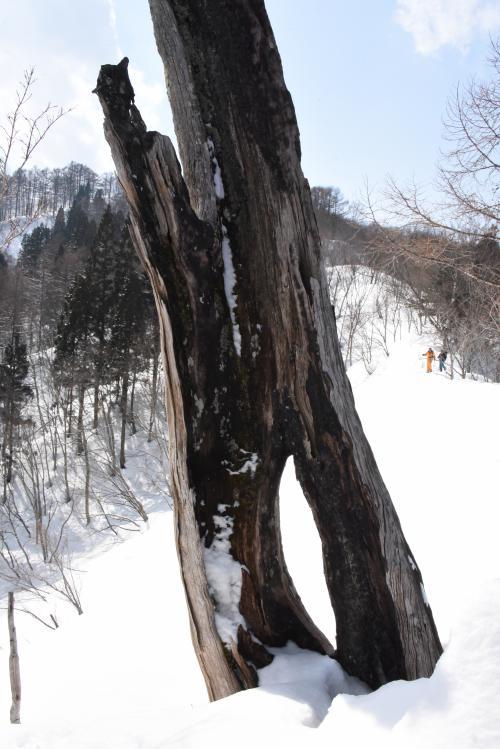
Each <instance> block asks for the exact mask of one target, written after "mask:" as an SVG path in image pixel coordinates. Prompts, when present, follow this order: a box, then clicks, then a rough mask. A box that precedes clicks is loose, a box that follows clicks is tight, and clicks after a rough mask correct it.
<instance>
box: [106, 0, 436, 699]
mask: <svg viewBox="0 0 500 749" xmlns="http://www.w3.org/2000/svg"><path fill="white" fill-rule="evenodd" d="M150 5H151V12H152V17H153V23H154V28H155V34H156V40H157V44H158V49H159V52H160V54H161V56H162V58H163V60H164V63H165V71H166V76H167V83H168V90H169V96H170V101H171V104H172V109H173V114H174V120H175V123H176V134H177V140H178V143H179V150H180V155H181V159H182V163H183V174H184V176H182V175H181V170H180V167H179V164H178V162H177V159H176V156H175V152H174V149H173V146H172V144H171V142H170V140H169V139H168V138H167V137H165V136H163V135H160V134H159V133H156V132H147V130H146V127H145V125H144V123H143V121H142V119H141V116H140V114H139V112H138V110H137V108H136V107H135V105H134V104H133V100H134V94H133V89H132V86H131V84H130V81H129V79H128V74H127V64H128V60H127V59H126V58H125V60H123V61H122V62H121V63H120V64H119V65H117V66H113V65H104V66H103V67H102V68H101V72H100V75H99V79H98V85H97V88H96V92H97V93H98V95H99V98H100V101H101V104H102V106H103V110H104V114H105V133H106V137H107V139H108V142H109V144H110V146H111V150H112V153H113V158H114V161H115V164H116V167H117V171H118V175H119V178H120V181H121V183H122V185H123V188H124V190H125V193H126V196H127V200H128V203H129V206H130V215H131V227H132V234H133V238H134V242H135V245H136V247H137V249H138V252H139V254H140V256H141V258H142V261H143V264H144V266H145V267H146V270H147V272H148V274H149V277H150V280H151V283H152V287H153V290H154V293H155V298H156V304H157V309H158V314H159V318H160V328H161V338H162V350H163V356H164V364H165V373H166V388H167V393H166V398H167V412H168V422H169V432H170V449H171V471H172V488H173V494H174V501H175V511H176V527H177V543H178V551H179V557H180V563H181V569H182V574H183V578H184V584H185V589H186V596H187V601H188V606H189V611H190V616H191V625H192V634H193V640H194V644H195V648H196V651H197V654H198V657H199V660H200V663H201V666H202V669H203V672H204V675H205V678H206V681H207V685H208V689H209V693H210V695H211V696H212V697H213V698H218V697H221V696H224V695H227V694H229V693H231V692H233V691H235V690H238V689H240V688H242V687H248V686H252V685H254V684H256V683H257V677H256V670H255V669H256V668H258V667H260V666H262V665H263V664H265V663H267V662H269V660H270V656H269V654H268V652H267V650H266V646H279V645H283V644H284V643H285V642H286V641H287V640H293V641H295V642H296V643H298V644H299V645H301V646H303V647H307V648H312V649H315V650H317V651H319V652H326V653H332V648H331V646H330V644H329V643H328V642H327V641H326V640H325V638H324V636H323V635H322V634H321V633H320V632H319V631H318V630H317V628H316V627H315V626H314V624H313V623H312V621H311V620H310V618H309V617H308V615H307V613H306V611H305V610H304V608H303V606H302V604H301V601H300V599H299V597H298V595H297V593H296V591H295V589H294V587H293V583H292V581H291V579H290V577H289V574H288V572H287V569H286V565H285V561H284V556H283V550H282V545H281V537H280V524H279V508H278V488H279V482H280V478H281V474H282V471H283V467H284V464H285V461H286V459H287V457H288V456H290V455H293V456H294V459H295V466H296V471H297V476H298V478H299V480H300V483H301V485H302V488H303V490H304V494H305V496H306V498H307V500H308V502H309V504H310V506H311V509H312V512H313V514H314V518H315V521H316V524H317V526H318V530H319V533H320V536H321V540H322V544H323V554H324V568H325V575H326V580H327V585H328V590H329V592H330V597H331V601H332V605H333V608H334V610H335V616H336V622H337V651H336V657H337V658H338V659H339V661H340V662H341V663H342V665H343V666H344V667H345V668H346V669H347V670H348V671H349V672H350V673H352V674H355V675H357V676H359V677H361V678H362V679H364V680H365V681H366V682H368V683H369V684H370V685H372V686H373V687H376V686H378V685H380V684H383V683H385V682H386V681H389V680H391V679H397V678H403V679H412V678H416V677H419V676H428V675H430V674H431V673H432V670H433V668H434V665H435V663H436V660H437V658H438V657H439V654H440V652H441V646H440V643H439V639H438V636H437V632H436V628H435V626H434V622H433V619H432V614H431V611H430V609H429V607H428V605H427V603H426V600H425V594H424V593H423V587H422V578H421V576H420V572H419V570H418V568H417V565H416V563H415V561H414V559H413V555H412V554H411V552H410V549H409V548H408V545H407V543H406V541H405V539H404V536H403V533H402V531H401V527H400V524H399V520H398V518H397V515H396V512H395V510H394V508H393V505H392V503H391V500H390V497H389V495H388V493H387V490H386V488H385V486H384V483H383V481H382V479H381V477H380V474H379V472H378V469H377V466H376V464H375V460H374V458H373V455H372V452H371V450H370V447H369V445H368V443H367V441H366V438H365V436H364V434H363V430H362V428H361V425H360V422H359V419H358V416H357V414H356V411H355V407H354V401H353V397H352V393H351V389H350V386H349V383H348V380H347V377H346V374H345V370H344V367H343V363H342V359H341V356H340V353H339V346H338V341H337V336H336V330H335V321H334V318H333V314H332V310H331V305H330V300H329V298H328V291H327V285H326V279H325V276H324V272H323V269H322V266H321V262H320V242H319V237H318V232H317V228H316V223H315V219H314V215H313V209H312V205H311V198H310V194H309V187H308V184H307V181H306V180H305V179H304V176H303V174H302V170H301V166H300V145H299V133H298V129H297V123H296V119H295V113H294V109H293V105H292V101H291V98H290V95H289V93H288V91H287V89H286V87H285V84H284V80H283V73H282V68H281V61H280V57H279V54H278V51H277V48H276V43H275V40H274V37H273V34H272V31H271V28H270V25H269V21H268V18H267V15H266V12H265V9H264V5H263V2H262V0H210V2H204V1H203V0H150ZM304 553H307V550H304Z"/></svg>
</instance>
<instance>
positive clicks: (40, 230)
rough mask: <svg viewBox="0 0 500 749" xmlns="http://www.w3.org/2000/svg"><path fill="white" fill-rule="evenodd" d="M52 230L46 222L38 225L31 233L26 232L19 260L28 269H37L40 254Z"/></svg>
mask: <svg viewBox="0 0 500 749" xmlns="http://www.w3.org/2000/svg"><path fill="white" fill-rule="evenodd" d="M50 236H51V231H50V229H49V228H47V227H46V226H45V225H44V224H41V225H40V226H37V227H36V228H35V229H33V231H32V232H31V233H30V234H25V235H24V237H23V238H22V241H21V252H20V253H19V260H18V262H19V263H20V265H21V266H22V267H23V268H25V269H26V270H36V268H37V267H38V264H39V261H40V256H41V254H42V252H43V251H44V249H45V247H46V246H47V243H48V241H49V239H50Z"/></svg>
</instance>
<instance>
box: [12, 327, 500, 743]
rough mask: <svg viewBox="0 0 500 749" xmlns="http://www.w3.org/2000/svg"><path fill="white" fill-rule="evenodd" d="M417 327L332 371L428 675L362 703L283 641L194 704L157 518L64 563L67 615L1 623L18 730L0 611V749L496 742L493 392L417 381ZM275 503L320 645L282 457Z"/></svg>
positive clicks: (303, 516) (299, 516)
mask: <svg viewBox="0 0 500 749" xmlns="http://www.w3.org/2000/svg"><path fill="white" fill-rule="evenodd" d="M431 333H432V332H431V331H429V332H428V334H427V335H424V336H419V335H417V334H416V333H415V332H414V331H410V332H409V331H408V326H406V325H399V326H398V331H397V334H396V335H394V331H392V332H391V335H388V336H386V339H387V341H388V350H389V356H387V355H386V353H385V352H384V350H383V347H377V348H376V350H374V351H373V352H372V361H371V362H370V363H369V367H368V368H367V367H366V360H363V358H362V357H361V358H357V357H356V356H354V357H353V358H354V360H355V361H356V359H357V361H356V363H355V364H354V365H353V366H352V367H351V368H350V370H349V374H350V377H351V382H352V384H353V389H354V394H355V398H356V404H357V407H358V410H359V412H360V415H361V418H362V421H363V424H364V427H365V430H366V432H367V434H368V437H369V439H370V441H371V444H372V447H373V449H374V452H375V455H376V458H377V461H378V463H379V466H380V468H381V471H382V474H383V476H384V478H385V480H386V482H387V484H388V487H389V490H390V492H391V495H392V497H393V501H394V502H395V504H396V507H397V510H398V512H399V515H400V518H401V521H402V524H403V528H404V531H405V534H406V536H407V538H408V541H409V543H410V546H411V548H412V550H413V552H414V554H415V556H416V558H417V560H418V563H419V566H420V568H421V570H422V573H423V575H424V581H425V585H426V591H427V595H428V598H429V602H430V604H431V606H432V609H433V612H434V615H435V618H436V622H437V625H438V628H439V631H440V634H441V637H442V640H443V644H444V646H445V652H444V655H443V656H442V658H441V660H440V662H439V663H438V666H437V669H436V672H435V674H434V675H433V676H432V678H431V679H421V680H419V681H417V682H411V683H407V682H396V683H392V684H388V685H386V686H385V687H383V688H382V689H379V690H377V691H376V692H374V693H371V694H367V693H366V691H367V690H366V689H364V688H363V687H362V685H360V684H359V683H358V682H355V681H354V680H352V679H349V678H348V677H346V675H345V674H344V673H343V672H342V671H341V669H340V667H339V666H338V665H337V664H336V663H335V662H334V661H331V660H329V659H327V658H323V657H321V656H318V655H316V654H311V653H308V652H306V651H301V650H299V649H298V648H296V647H295V646H294V645H293V644H290V645H289V646H288V647H287V648H285V649H284V650H282V651H281V652H276V658H275V661H274V662H273V664H271V666H270V667H268V668H267V669H264V670H263V671H261V684H262V686H260V687H259V688H258V689H255V690H251V691H249V692H245V693H240V694H238V695H235V696H233V697H231V698H229V699H226V700H222V701H220V702H218V703H215V704H212V705H209V704H208V703H207V698H206V694H205V690H204V685H203V681H202V677H201V674H200V671H199V668H198V665H197V663H196V659H195V657H194V655H193V652H192V649H191V644H190V637H189V627H188V622H187V614H186V609H185V604H184V598H183V593H182V588H181V584H180V579H179V573H178V568H177V560H176V555H175V549H174V538H173V524H172V516H171V514H170V512H169V511H168V509H166V508H165V510H163V511H160V510H156V511H153V512H151V513H150V521H149V526H148V527H143V528H141V529H140V530H138V531H137V532H136V533H133V534H128V536H127V539H128V540H122V542H121V543H115V544H113V545H112V547H111V548H110V549H109V551H107V553H105V554H100V555H96V554H93V555H91V556H89V557H87V558H85V559H84V558H81V559H79V564H78V566H79V568H81V569H82V570H83V569H84V570H85V571H84V572H82V573H81V574H80V577H79V584H80V590H81V596H82V599H83V600H84V614H83V615H82V616H78V615H77V614H76V612H75V611H74V609H71V607H69V606H63V604H59V606H60V608H59V610H58V612H57V618H58V621H59V624H60V627H59V629H57V630H50V629H48V628H47V627H44V626H43V625H42V624H40V623H39V622H38V621H37V620H35V619H34V618H33V617H32V616H30V615H28V614H23V613H21V612H18V613H17V628H18V639H19V652H20V662H21V673H22V683H23V698H22V706H21V719H22V724H21V725H20V726H10V725H9V723H8V720H9V718H8V714H9V705H10V690H9V682H8V652H9V648H8V633H7V624H6V620H5V619H6V617H5V612H3V611H2V612H0V648H1V649H0V746H2V747H7V748H8V749H10V748H11V747H12V748H17V747H19V748H20V747H23V749H80V748H81V749H83V748H85V749H97V748H98V747H99V749H101V748H102V747H103V746H106V747H109V749H118V748H119V749H139V748H141V749H153V748H155V749H159V747H162V748H164V747H182V748H183V749H195V748H196V749H198V748H200V749H201V747H203V749H211V748H212V747H213V748H215V747H217V749H219V747H221V746H224V745H229V744H230V743H231V744H236V745H237V746H238V748H239V749H244V748H245V747H255V745H260V746H262V747H267V746H273V745H280V746H286V747H288V748H292V749H293V748H295V747H306V746H307V747H312V748H313V749H315V748H316V747H317V748H318V749H319V748H321V749H323V747H324V748H325V749H326V747H329V749H331V747H332V746H337V747H342V749H347V747H352V748H356V747H364V746H365V745H368V744H369V745H370V746H371V747H384V748H385V749H387V748H389V749H390V748H391V747H394V749H396V747H397V748H398V749H400V748H401V747H405V749H417V747H418V748H419V749H420V748H424V747H425V749H431V748H432V749H469V748H470V749H472V747H474V748H478V747H480V749H498V747H499V746H500V716H499V713H498V705H499V704H500V561H499V554H498V551H497V547H498V544H497V536H498V528H499V525H500V523H499V521H500V509H499V505H498V499H499V497H498V486H499V478H500V464H499V462H500V461H499V450H498V423H499V418H498V417H499V414H500V386H499V385H493V384H489V383H484V382H479V381H473V380H471V379H466V380H460V379H455V380H453V381H451V380H450V379H449V378H448V377H446V376H444V375H440V374H438V373H437V372H434V373H432V374H426V372H425V369H424V368H423V367H422V362H423V361H424V359H423V358H422V354H423V352H424V351H425V350H426V349H427V347H428V346H429V344H432V345H436V344H437V343H438V342H436V341H435V340H434V339H429V335H431ZM368 371H371V372H372V374H371V375H369V374H368ZM280 496H281V508H282V515H283V534H284V544H285V555H286V558H287V562H288V565H289V568H290V570H291V574H292V576H293V578H294V580H295V582H296V585H297V587H298V589H299V592H300V593H301V595H302V597H303V599H304V601H305V603H306V605H307V607H308V608H309V610H310V612H311V613H312V615H313V617H314V618H315V620H316V621H317V622H318V624H319V625H320V626H321V627H323V628H324V629H325V630H326V631H327V633H328V634H330V636H332V637H333V633H334V621H333V616H332V614H331V611H330V607H329V603H328V600H327V596H326V592H325V588H324V584H323V582H322V570H321V555H320V552H319V542H318V539H317V534H316V531H315V529H314V525H313V523H312V520H311V517H310V513H309V510H308V509H307V507H306V505H305V502H304V499H303V497H302V493H301V491H300V488H299V487H298V486H297V484H296V482H295V479H294V474H293V468H292V466H291V465H290V464H288V466H287V469H286V472H285V475H284V477H283V480H282V487H281V492H280ZM124 538H125V537H124ZM61 607H62V608H61ZM34 610H35V611H36V608H35V609H34Z"/></svg>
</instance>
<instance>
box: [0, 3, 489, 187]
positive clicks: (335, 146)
mask: <svg viewBox="0 0 500 749" xmlns="http://www.w3.org/2000/svg"><path fill="white" fill-rule="evenodd" d="M266 7H267V9H268V13H269V16H270V18H271V23H272V25H273V29H274V32H275V35H276V38H277V41H278V47H279V49H280V52H281V56H282V60H283V66H284V71H285V78H286V82H287V85H288V87H289V88H290V91H291V93H292V96H293V100H294V103H295V107H296V111H297V117H298V121H299V127H300V131H301V139H302V152H303V167H304V172H305V174H306V176H307V177H308V179H309V181H310V183H311V184H323V185H327V184H334V185H337V186H339V187H340V188H341V189H342V191H343V192H344V193H345V194H346V196H347V197H348V198H350V199H351V200H352V199H356V198H357V197H359V196H360V195H361V194H362V193H363V191H364V186H365V183H368V184H369V185H370V186H371V187H372V188H375V189H377V188H381V187H382V186H383V184H384V181H385V179H386V176H387V175H389V174H390V175H392V176H393V177H394V178H396V179H397V180H398V181H400V182H405V181H407V180H411V179H415V180H416V181H417V182H419V183H422V184H428V183H430V182H431V181H432V178H433V173H434V165H435V162H436V159H437V158H438V156H439V150H440V148H441V147H443V141H442V117H443V113H444V110H445V106H446V101H447V99H448V98H449V96H450V95H452V94H453V92H454V90H455V88H456V86H457V84H458V83H459V82H460V81H462V82H466V81H467V80H468V79H470V77H471V76H472V75H477V76H479V77H481V76H484V75H487V72H488V71H487V67H486V65H485V59H486V57H487V55H488V47H489V36H490V35H492V36H495V35H496V34H498V33H500V2H498V0H377V1H376V2H375V1H374V0H267V2H266ZM0 9H1V10H2V13H1V14H0V17H1V18H2V23H3V24H4V29H3V34H2V37H3V41H2V48H1V49H0V65H1V68H0V69H1V70H2V78H1V80H0V101H1V102H2V103H1V104H0V112H2V113H3V112H4V111H6V109H7V107H8V102H9V100H10V99H12V94H13V90H14V88H15V84H16V81H17V80H18V79H19V78H20V77H21V76H22V72H23V69H24V68H25V67H26V66H28V65H30V64H31V65H35V66H36V70H37V78H38V83H37V91H36V96H35V97H34V101H33V106H34V107H35V108H36V106H37V105H38V104H39V103H41V102H45V101H47V100H51V101H53V102H55V103H57V104H61V105H63V106H66V107H69V106H72V107H73V111H72V112H71V113H70V114H68V115H67V116H66V117H65V119H64V121H63V122H61V123H60V124H59V125H58V128H57V130H56V131H55V132H53V133H52V135H51V136H50V138H49V139H47V141H46V142H45V143H44V144H43V148H41V149H40V151H39V152H38V154H37V158H36V161H37V163H38V164H41V165H48V166H61V165H63V164H64V163H67V162H68V161H70V160H71V159H74V160H80V161H83V162H85V163H87V164H88V165H89V166H91V167H92V168H94V169H95V170H96V171H103V170H110V169H111V168H112V163H111V159H110V156H109V153H108V149H107V145H106V143H105V141H104V138H103V136H102V127H101V122H102V117H101V114H100V111H99V107H98V104H97V101H96V97H95V96H94V97H93V96H92V95H91V93H90V91H91V89H92V88H93V87H94V85H95V80H96V77H97V72H98V69H99V65H100V64H101V63H104V62H116V61H117V60H118V59H119V57H120V56H121V55H122V54H127V56H128V57H129V58H130V60H131V77H132V82H133V85H134V87H135V89H136V102H137V104H138V106H139V108H140V109H141V111H142V114H143V116H144V119H145V120H146V122H147V124H148V126H149V127H150V128H151V129H153V128H154V129H159V130H161V131H162V132H167V133H168V134H172V122H171V119H170V115H169V110H168V104H167V101H166V93H165V88H164V84H163V73H162V66H161V62H160V60H159V57H158V55H157V52H156V47H155V43H154V38H153V32H152V26H151V21H150V18H149V10H148V4H147V0H73V2H71V3H68V2H67V0H43V1H42V0H16V2H15V3H12V2H11V0H0Z"/></svg>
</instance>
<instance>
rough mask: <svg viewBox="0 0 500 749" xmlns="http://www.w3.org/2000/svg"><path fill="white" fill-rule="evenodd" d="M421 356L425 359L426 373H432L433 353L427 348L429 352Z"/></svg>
mask: <svg viewBox="0 0 500 749" xmlns="http://www.w3.org/2000/svg"><path fill="white" fill-rule="evenodd" d="M422 356H426V357H427V371H428V372H432V362H433V361H436V356H435V354H434V351H433V350H432V349H431V347H430V346H429V350H428V351H426V353H425V354H422Z"/></svg>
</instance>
